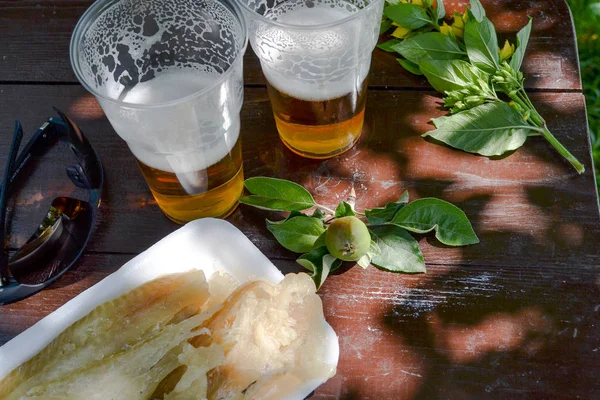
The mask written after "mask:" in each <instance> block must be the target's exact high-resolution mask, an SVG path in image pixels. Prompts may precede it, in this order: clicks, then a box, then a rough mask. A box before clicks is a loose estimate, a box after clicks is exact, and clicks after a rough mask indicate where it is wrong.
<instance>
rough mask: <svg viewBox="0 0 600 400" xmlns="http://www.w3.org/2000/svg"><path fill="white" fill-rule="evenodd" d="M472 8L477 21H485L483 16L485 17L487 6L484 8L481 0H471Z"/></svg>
mask: <svg viewBox="0 0 600 400" xmlns="http://www.w3.org/2000/svg"><path fill="white" fill-rule="evenodd" d="M470 10H471V14H472V15H473V17H475V19H476V20H477V21H479V22H481V21H483V18H485V8H483V5H482V4H481V2H480V1H479V0H471V7H470Z"/></svg>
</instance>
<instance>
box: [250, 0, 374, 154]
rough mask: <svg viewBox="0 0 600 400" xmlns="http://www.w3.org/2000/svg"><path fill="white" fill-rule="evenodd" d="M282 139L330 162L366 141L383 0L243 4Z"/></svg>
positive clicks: (298, 150) (288, 0) (297, 149)
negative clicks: (369, 84)
mask: <svg viewBox="0 0 600 400" xmlns="http://www.w3.org/2000/svg"><path fill="white" fill-rule="evenodd" d="M240 1H241V4H242V8H243V9H244V11H245V13H244V15H245V16H246V20H247V22H248V35H249V39H250V43H251V44H252V48H253V50H254V52H255V53H256V55H257V56H258V58H259V59H260V63H261V67H262V70H263V73H264V75H265V78H266V80H267V88H268V91H269V98H270V100H271V107H272V109H273V114H274V116H275V122H276V125H277V130H278V131H279V136H280V138H281V140H282V141H283V143H284V144H285V145H286V146H287V147H288V148H289V149H290V150H292V151H293V152H295V153H297V154H300V155H302V156H304V157H310V158H328V157H333V156H335V155H338V154H341V153H343V152H345V151H346V150H348V149H350V148H351V147H352V146H353V145H354V143H356V141H357V140H358V138H359V137H360V135H361V132H362V128H363V120H364V113H365V105H366V92H367V75H368V73H369V68H370V64H371V54H372V52H373V50H374V48H375V45H376V43H377V38H378V36H379V26H380V22H381V14H382V10H383V4H384V1H383V0H350V1H344V0H283V1H274V2H263V1H260V2H258V1H254V0H240Z"/></svg>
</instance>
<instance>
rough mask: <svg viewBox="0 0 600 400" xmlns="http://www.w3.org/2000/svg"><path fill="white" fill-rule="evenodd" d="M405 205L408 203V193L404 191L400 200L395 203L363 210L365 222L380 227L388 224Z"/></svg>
mask: <svg viewBox="0 0 600 400" xmlns="http://www.w3.org/2000/svg"><path fill="white" fill-rule="evenodd" d="M406 203H408V192H407V191H404V193H402V195H401V196H400V199H398V200H396V201H395V202H390V203H387V204H386V205H385V207H383V208H373V209H371V210H365V215H366V217H367V221H369V223H370V224H373V225H380V224H385V223H386V222H390V221H391V220H392V218H394V215H396V213H397V212H398V210H400V209H401V208H402V207H403V206H404V204H406Z"/></svg>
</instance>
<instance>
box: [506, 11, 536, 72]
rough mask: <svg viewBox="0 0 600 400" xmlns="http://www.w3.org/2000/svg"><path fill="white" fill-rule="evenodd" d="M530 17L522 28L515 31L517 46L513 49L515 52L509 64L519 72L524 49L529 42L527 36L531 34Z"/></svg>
mask: <svg viewBox="0 0 600 400" xmlns="http://www.w3.org/2000/svg"><path fill="white" fill-rule="evenodd" d="M531 21H532V19H531V18H529V22H528V23H527V25H525V27H524V28H523V29H521V30H520V31H519V33H517V46H516V49H515V53H514V54H513V55H512V57H511V58H510V66H511V67H512V68H513V69H514V70H515V71H516V72H519V70H520V69H521V64H522V63H523V59H524V58H525V50H526V49H527V44H528V43H529V36H530V35H531V26H532V22H531Z"/></svg>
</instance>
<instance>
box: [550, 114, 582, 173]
mask: <svg viewBox="0 0 600 400" xmlns="http://www.w3.org/2000/svg"><path fill="white" fill-rule="evenodd" d="M540 132H541V134H542V136H543V137H544V138H546V140H547V141H548V142H549V143H550V144H551V145H552V147H554V148H555V149H556V151H558V153H559V154H560V155H561V156H563V157H564V158H566V159H567V161H569V163H571V165H572V166H573V167H574V168H575V169H576V170H577V172H578V173H579V174H583V173H584V172H585V167H584V166H583V164H581V163H580V162H579V160H578V159H577V158H575V156H574V155H573V154H571V152H570V151H569V150H567V148H566V147H565V146H563V145H562V143H560V142H559V141H558V139H556V138H555V137H554V135H553V134H552V133H551V132H550V131H549V130H548V128H547V127H546V124H544V126H543V129H542V130H541V131H540Z"/></svg>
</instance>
